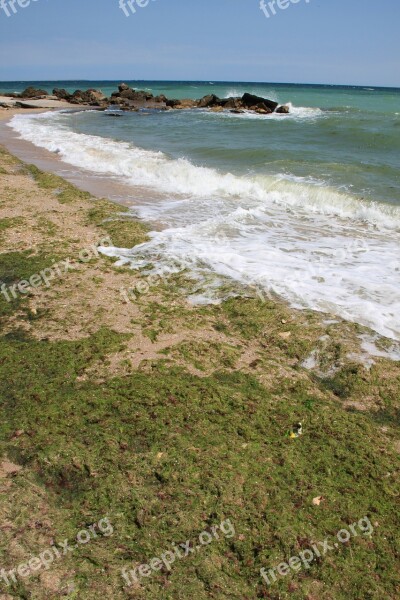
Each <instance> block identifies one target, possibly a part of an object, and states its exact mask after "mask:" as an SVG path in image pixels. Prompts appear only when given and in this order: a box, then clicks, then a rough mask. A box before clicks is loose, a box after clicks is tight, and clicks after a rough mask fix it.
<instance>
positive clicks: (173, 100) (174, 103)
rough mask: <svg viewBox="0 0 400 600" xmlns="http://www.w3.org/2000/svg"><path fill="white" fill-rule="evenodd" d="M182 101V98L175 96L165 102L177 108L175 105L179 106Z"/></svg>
mask: <svg viewBox="0 0 400 600" xmlns="http://www.w3.org/2000/svg"><path fill="white" fill-rule="evenodd" d="M180 103H181V101H180V100H177V99H176V98H174V99H171V100H167V101H166V103H165V104H166V105H167V106H170V107H171V108H175V106H178V104H180Z"/></svg>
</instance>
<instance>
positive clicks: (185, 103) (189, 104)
mask: <svg viewBox="0 0 400 600" xmlns="http://www.w3.org/2000/svg"><path fill="white" fill-rule="evenodd" d="M195 106H196V100H192V99H191V98H183V100H179V104H176V105H175V106H174V108H178V109H180V110H182V109H186V108H194V107H195Z"/></svg>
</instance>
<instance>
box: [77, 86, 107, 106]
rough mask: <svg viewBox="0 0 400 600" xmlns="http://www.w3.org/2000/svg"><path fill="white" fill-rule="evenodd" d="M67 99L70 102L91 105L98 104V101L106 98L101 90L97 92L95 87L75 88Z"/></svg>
mask: <svg viewBox="0 0 400 600" xmlns="http://www.w3.org/2000/svg"><path fill="white" fill-rule="evenodd" d="M68 100H69V102H71V103H72V104H90V105H91V106H100V103H101V102H104V101H106V100H107V98H106V96H105V95H104V94H103V92H99V91H98V90H95V89H89V90H86V91H82V90H75V92H74V93H73V94H72V96H70V97H69V98H68Z"/></svg>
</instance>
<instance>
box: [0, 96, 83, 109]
mask: <svg viewBox="0 0 400 600" xmlns="http://www.w3.org/2000/svg"><path fill="white" fill-rule="evenodd" d="M0 106H2V107H3V108H42V109H43V108H59V109H60V108H78V107H76V106H74V105H72V104H69V103H68V102H63V101H62V100H55V99H52V98H50V99H47V98H46V99H43V100H21V99H20V98H9V97H8V96H0Z"/></svg>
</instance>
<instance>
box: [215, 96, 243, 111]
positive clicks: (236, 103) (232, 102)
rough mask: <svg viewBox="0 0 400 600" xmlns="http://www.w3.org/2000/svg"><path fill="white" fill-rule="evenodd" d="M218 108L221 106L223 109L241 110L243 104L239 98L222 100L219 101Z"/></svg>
mask: <svg viewBox="0 0 400 600" xmlns="http://www.w3.org/2000/svg"><path fill="white" fill-rule="evenodd" d="M219 104H220V106H223V107H224V108H236V109H239V108H242V107H243V104H242V101H241V99H240V98H232V97H231V98H224V99H223V100H220V101H219Z"/></svg>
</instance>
